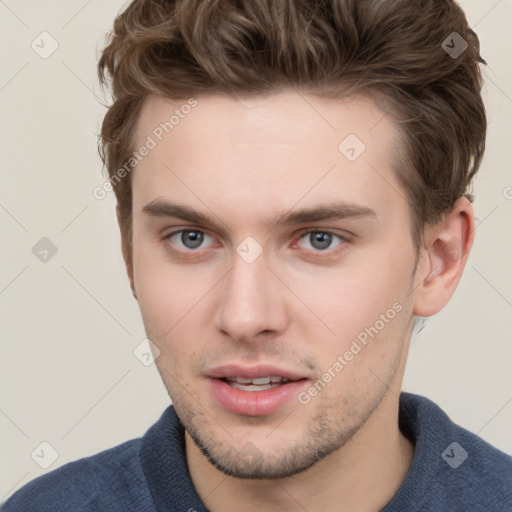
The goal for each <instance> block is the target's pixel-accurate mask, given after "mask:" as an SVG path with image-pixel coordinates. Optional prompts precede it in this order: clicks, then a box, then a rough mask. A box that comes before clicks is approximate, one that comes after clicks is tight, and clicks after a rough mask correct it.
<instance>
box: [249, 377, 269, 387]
mask: <svg viewBox="0 0 512 512" xmlns="http://www.w3.org/2000/svg"><path fill="white" fill-rule="evenodd" d="M251 381H252V383H253V384H256V385H258V386H259V385H260V384H270V377H259V378H258V379H251Z"/></svg>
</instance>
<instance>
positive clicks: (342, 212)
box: [142, 199, 377, 228]
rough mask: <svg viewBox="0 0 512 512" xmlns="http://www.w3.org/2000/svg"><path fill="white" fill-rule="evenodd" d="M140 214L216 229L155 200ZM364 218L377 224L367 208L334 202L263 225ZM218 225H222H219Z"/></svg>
mask: <svg viewBox="0 0 512 512" xmlns="http://www.w3.org/2000/svg"><path fill="white" fill-rule="evenodd" d="M142 212H143V213H145V214H146V215H148V216H151V217H169V218H176V219H181V220H184V221H187V222H192V223H195V224H202V225H205V226H210V227H217V226H218V222H217V221H216V220H215V218H214V217H213V216H210V215H207V214H205V213H201V212H199V211H197V210H194V209H193V208H190V207H188V206H185V205H182V204H178V203H171V202H169V201H166V200H163V199H156V200H154V201H152V202H151V203H149V204H147V205H146V206H144V207H143V208H142ZM354 218H368V219H371V220H377V214H376V212H375V211H374V210H372V209H371V208H368V207H366V206H361V205H357V204H354V203H346V202H338V203H328V204H323V205H319V206H316V207H311V208H304V209H301V210H295V211H294V210H293V208H292V209H291V210H286V211H285V212H282V213H279V214H277V215H276V216H274V217H272V218H270V219H269V220H268V221H267V223H268V225H269V226H271V228H275V227H280V226H286V225H295V224H306V223H311V222H319V221H325V220H341V219H354ZM222 224H224V223H223V222H222Z"/></svg>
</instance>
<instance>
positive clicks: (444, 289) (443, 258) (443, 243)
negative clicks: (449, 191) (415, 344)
mask: <svg viewBox="0 0 512 512" xmlns="http://www.w3.org/2000/svg"><path fill="white" fill-rule="evenodd" d="M474 229H475V227H474V213H473V206H472V205H471V203H470V202H469V201H468V199H466V198H465V197H464V198H461V199H459V201H457V203H456V205H455V207H454V209H453V210H452V212H451V213H449V214H446V215H445V216H444V217H443V219H442V220H441V221H440V222H439V223H438V224H436V225H435V226H433V227H431V228H430V229H429V231H428V234H427V236H426V237H425V244H424V246H423V249H422V253H421V256H420V257H421V258H422V260H423V261H422V264H421V265H418V271H417V282H416V289H415V296H414V314H415V315H417V316H422V317H428V316H432V315H434V314H436V313H438V312H439V311H440V310H441V309H443V307H444V306H445V305H446V304H447V303H448V301H449V300H450V298H451V297H452V295H453V293H454V292H455V290H456V288H457V285H458V284H459V281H460V278H461V276H462V272H463V270H464V267H465V265H466V261H467V258H468V255H469V252H470V250H471V247H472V245H473V239H474ZM420 272H421V274H420Z"/></svg>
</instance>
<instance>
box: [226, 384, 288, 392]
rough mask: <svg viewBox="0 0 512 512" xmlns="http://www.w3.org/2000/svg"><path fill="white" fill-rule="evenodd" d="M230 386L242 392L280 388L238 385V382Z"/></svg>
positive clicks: (270, 385) (264, 385)
mask: <svg viewBox="0 0 512 512" xmlns="http://www.w3.org/2000/svg"><path fill="white" fill-rule="evenodd" d="M230 386H231V387H232V388H235V389H240V390H242V391H266V390H267V389H271V388H275V387H276V386H279V384H263V385H261V384H260V385H259V386H256V385H253V384H238V382H231V383H230Z"/></svg>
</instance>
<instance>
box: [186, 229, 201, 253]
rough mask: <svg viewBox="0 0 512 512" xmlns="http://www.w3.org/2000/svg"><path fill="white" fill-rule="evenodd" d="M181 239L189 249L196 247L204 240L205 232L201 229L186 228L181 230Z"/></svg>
mask: <svg viewBox="0 0 512 512" xmlns="http://www.w3.org/2000/svg"><path fill="white" fill-rule="evenodd" d="M180 240H181V243H182V244H183V245H184V246H185V247H187V249H196V248H197V247H199V246H200V245H201V243H202V242H203V240H204V233H202V232H201V231H194V230H191V229H186V230H183V231H182V232H181V237H180Z"/></svg>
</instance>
